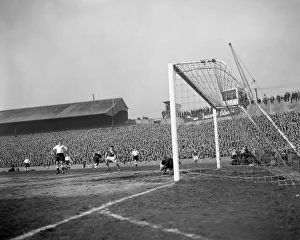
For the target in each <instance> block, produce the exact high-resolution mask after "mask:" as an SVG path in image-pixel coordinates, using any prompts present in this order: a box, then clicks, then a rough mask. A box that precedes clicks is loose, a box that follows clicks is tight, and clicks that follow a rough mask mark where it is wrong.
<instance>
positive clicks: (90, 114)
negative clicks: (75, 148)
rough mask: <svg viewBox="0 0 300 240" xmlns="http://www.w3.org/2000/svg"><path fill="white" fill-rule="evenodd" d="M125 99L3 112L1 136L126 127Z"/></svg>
mask: <svg viewBox="0 0 300 240" xmlns="http://www.w3.org/2000/svg"><path fill="white" fill-rule="evenodd" d="M127 120H128V107H127V106H126V104H125V102H124V100H123V99H122V98H115V99H105V100H97V101H88V102H79V103H68V104H61V105H52V106H42V107H33V108H22V109H13V110H6V111H0V136H4V135H19V134H29V133H36V132H49V131H58V130H67V129H82V128H95V127H104V126H111V125H112V122H113V124H124V123H125V122H126V121H127Z"/></svg>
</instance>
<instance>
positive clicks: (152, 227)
mask: <svg viewBox="0 0 300 240" xmlns="http://www.w3.org/2000/svg"><path fill="white" fill-rule="evenodd" d="M185 168H186V169H187V167H186V166H185ZM22 170H23V169H22ZM0 183H1V185H0V239H133V240H134V239H165V240H168V239H172V240H175V239H211V240H213V239H225V240H226V239H246V240H247V239H253V240H254V239H255V240H256V239H299V236H300V196H299V194H300V188H299V186H297V187H284V186H278V185H276V184H271V183H253V182H245V181H240V180H234V179H230V178H223V179H222V178H202V177H201V176H199V175H195V174H192V173H191V172H189V171H184V172H183V173H182V174H181V180H180V181H179V182H176V183H174V181H173V176H172V175H171V174H166V175H162V173H161V172H160V171H159V170H158V166H157V165H144V164H141V165H140V166H139V167H138V168H137V169H136V168H135V167H134V166H124V167H123V168H122V169H121V171H117V170H116V168H115V167H114V166H112V167H111V171H110V172H106V171H105V168H99V169H96V170H94V169H91V168H86V169H71V170H68V171H66V173H65V174H59V175H57V174H56V172H55V170H45V171H32V172H30V173H25V172H24V171H20V172H2V173H0Z"/></svg>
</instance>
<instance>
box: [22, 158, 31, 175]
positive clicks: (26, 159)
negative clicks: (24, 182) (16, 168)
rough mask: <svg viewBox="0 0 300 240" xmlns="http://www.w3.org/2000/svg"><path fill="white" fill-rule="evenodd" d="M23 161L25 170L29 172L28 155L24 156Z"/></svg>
mask: <svg viewBox="0 0 300 240" xmlns="http://www.w3.org/2000/svg"><path fill="white" fill-rule="evenodd" d="M23 163H24V166H25V172H29V171H30V159H29V158H28V157H26V158H25V160H24V162H23Z"/></svg>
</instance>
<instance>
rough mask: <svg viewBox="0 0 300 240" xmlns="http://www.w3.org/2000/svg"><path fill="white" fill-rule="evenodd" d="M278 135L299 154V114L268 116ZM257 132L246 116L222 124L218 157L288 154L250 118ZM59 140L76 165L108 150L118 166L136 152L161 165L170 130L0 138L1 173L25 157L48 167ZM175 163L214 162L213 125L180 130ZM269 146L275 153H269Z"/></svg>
mask: <svg viewBox="0 0 300 240" xmlns="http://www.w3.org/2000/svg"><path fill="white" fill-rule="evenodd" d="M271 117H272V119H273V121H274V122H275V123H276V124H277V125H278V127H279V128H280V129H281V131H282V132H284V133H285V134H286V136H287V137H288V138H289V140H290V141H291V142H292V143H293V144H294V145H295V146H296V148H297V149H298V151H299V150H300V112H299V111H294V112H287V113H283V114H275V115H272V116H271ZM253 120H254V122H255V124H256V125H257V126H258V127H259V128H260V130H261V131H260V132H259V131H258V130H257V127H256V126H255V125H254V124H253V122H252V121H250V120H249V119H248V118H247V117H245V116H237V117H235V118H234V119H223V120H220V121H219V122H218V131H219V139H220V140H219V145H220V155H221V157H222V156H230V149H232V148H235V149H237V150H239V149H241V148H242V147H243V146H244V145H247V146H248V149H249V150H250V151H252V152H257V151H258V150H259V151H266V152H267V151H269V152H272V151H274V150H275V149H276V150H279V151H283V150H285V149H290V147H289V145H288V144H287V143H286V141H285V140H284V139H283V137H282V136H281V135H280V134H279V133H278V131H277V130H275V129H274V126H273V125H272V124H271V123H270V121H269V120H268V119H267V118H266V117H265V116H255V117H253ZM59 140H62V141H63V144H64V145H66V146H67V147H68V148H69V151H68V152H69V154H70V156H71V158H72V159H73V161H74V164H82V163H83V162H86V163H89V162H91V161H92V157H93V154H94V153H95V152H96V151H100V152H101V153H102V154H104V152H105V151H107V150H108V148H109V146H110V145H114V146H115V149H116V150H117V151H118V155H119V159H120V161H121V162H123V163H126V162H128V161H130V160H131V155H130V152H131V151H132V149H133V148H134V147H136V148H137V149H138V151H139V152H140V159H141V160H142V161H152V160H154V161H156V160H160V159H161V158H162V157H163V156H164V155H167V156H172V143H171V126H170V125H168V124H151V125H148V124H136V125H130V126H119V127H114V128H111V127H110V128H95V129H84V130H70V131H60V132H51V133H37V134H28V135H19V136H3V137H0V167H11V166H12V165H14V166H15V167H19V166H21V164H22V162H23V161H24V159H25V158H26V157H29V158H30V159H31V162H32V165H44V166H46V165H51V164H53V163H54V159H53V155H51V152H52V149H53V147H54V146H55V145H56V144H57V143H58V141H59ZM178 141H179V143H178V146H179V157H180V158H181V159H185V158H191V154H192V151H193V150H196V151H198V152H199V154H200V158H205V157H214V156H215V140H214V127H213V122H212V121H208V122H203V123H201V124H191V125H180V126H179V128H178ZM268 142H271V143H272V145H273V146H274V148H273V147H270V145H269V144H268Z"/></svg>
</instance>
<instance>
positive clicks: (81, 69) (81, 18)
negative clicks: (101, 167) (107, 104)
mask: <svg viewBox="0 0 300 240" xmlns="http://www.w3.org/2000/svg"><path fill="white" fill-rule="evenodd" d="M299 9H300V0H289V1H286V0H251V1H250V0H213V1H211V0H26V1H24V0H0V83H1V87H0V110H7V109H17V108H26V107H35V106H45V105H55V104H63V103H72V102H84V101H91V100H92V96H93V94H94V96H95V99H96V100H100V99H107V98H112V97H114V98H116V97H121V98H123V99H124V101H125V103H126V104H127V106H128V107H129V110H128V114H129V118H137V117H142V116H147V117H150V118H152V117H154V118H158V117H161V112H162V110H163V109H164V104H163V102H164V101H167V100H169V88H168V63H175V62H186V61H196V60H201V59H212V58H215V59H220V60H222V61H224V62H226V63H227V64H228V65H229V67H230V68H232V69H233V71H235V72H236V73H237V70H235V67H234V66H235V64H234V60H233V57H232V54H231V51H230V48H229V46H228V43H229V42H231V43H232V45H233V47H234V49H235V51H236V52H237V54H238V56H239V57H240V59H241V60H242V62H243V64H244V65H245V66H246V68H247V70H248V71H249V72H250V74H251V76H252V77H253V78H254V79H255V80H256V83H255V85H256V86H255V87H257V88H258V92H259V97H262V96H263V94H267V95H271V94H273V95H276V94H277V93H279V94H283V93H284V92H286V91H292V90H300V57H299V56H300V26H299V25H300V14H299ZM251 87H254V86H251Z"/></svg>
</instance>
